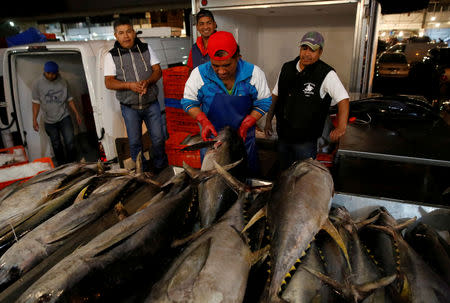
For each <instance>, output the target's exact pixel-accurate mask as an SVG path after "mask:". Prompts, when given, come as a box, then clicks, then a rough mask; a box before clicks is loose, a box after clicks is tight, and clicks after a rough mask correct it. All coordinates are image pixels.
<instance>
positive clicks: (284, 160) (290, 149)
mask: <svg viewBox="0 0 450 303" xmlns="http://www.w3.org/2000/svg"><path fill="white" fill-rule="evenodd" d="M278 154H279V159H280V168H281V170H285V169H287V168H289V166H291V165H292V164H293V163H294V162H295V161H301V160H305V159H308V158H313V159H315V158H316V156H317V140H312V141H306V142H302V143H287V142H285V141H283V140H279V141H278Z"/></svg>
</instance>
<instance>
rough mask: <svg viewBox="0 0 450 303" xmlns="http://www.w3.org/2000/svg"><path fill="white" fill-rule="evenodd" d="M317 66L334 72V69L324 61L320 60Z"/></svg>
mask: <svg viewBox="0 0 450 303" xmlns="http://www.w3.org/2000/svg"><path fill="white" fill-rule="evenodd" d="M317 64H318V65H319V66H320V67H321V68H323V69H328V70H329V72H330V71H334V67H332V66H331V65H329V64H328V63H326V62H323V61H322V60H319V61H318V62H317Z"/></svg>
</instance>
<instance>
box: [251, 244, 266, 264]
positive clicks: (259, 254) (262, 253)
mask: <svg viewBox="0 0 450 303" xmlns="http://www.w3.org/2000/svg"><path fill="white" fill-rule="evenodd" d="M269 251H270V245H266V246H265V247H263V248H261V249H259V250H257V251H254V252H252V260H251V262H252V266H253V265H255V264H256V263H258V262H259V261H264V260H265V259H266V258H267V257H268V256H269Z"/></svg>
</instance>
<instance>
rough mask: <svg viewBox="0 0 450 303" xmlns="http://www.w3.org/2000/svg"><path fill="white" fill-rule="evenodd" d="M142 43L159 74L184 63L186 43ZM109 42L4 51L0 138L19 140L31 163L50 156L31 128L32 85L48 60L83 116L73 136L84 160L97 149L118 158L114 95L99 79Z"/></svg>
mask: <svg viewBox="0 0 450 303" xmlns="http://www.w3.org/2000/svg"><path fill="white" fill-rule="evenodd" d="M141 39H143V40H144V41H145V42H148V43H149V44H150V45H151V47H152V48H153V49H154V50H155V52H156V54H157V56H158V57H159V59H160V61H161V68H162V69H165V68H167V67H168V66H170V65H172V64H177V63H182V62H183V61H185V60H186V59H187V56H188V54H189V50H190V47H191V40H190V39H189V38H181V37H168V38H156V37H152V38H141ZM113 43H114V41H107V40H93V41H86V42H78V41H77V42H45V43H33V44H27V45H20V46H15V47H10V48H6V49H4V52H3V53H4V54H3V82H4V90H5V101H6V110H7V116H8V121H3V123H1V122H0V128H1V129H2V134H3V135H5V133H9V134H14V136H13V137H14V139H15V140H16V141H17V140H18V138H20V140H21V141H22V144H23V145H24V146H25V148H26V152H27V155H28V158H29V160H30V161H31V160H34V159H36V158H41V157H49V156H50V157H51V156H52V154H53V152H52V149H51V145H50V142H49V139H48V136H47V135H46V133H45V131H44V127H40V130H39V132H36V131H34V129H33V123H32V106H31V105H32V104H31V88H32V83H33V81H34V79H36V78H37V77H39V76H40V75H41V74H42V72H43V65H44V63H45V62H46V61H48V60H53V61H55V62H57V63H58V65H59V67H60V68H59V69H60V73H61V76H62V77H63V78H65V79H66V80H67V81H68V83H69V87H70V91H71V93H72V95H73V96H74V98H75V100H76V102H77V103H76V105H77V107H78V109H79V112H80V113H82V114H83V123H82V125H81V126H79V127H75V128H76V129H75V132H76V137H77V136H78V137H80V136H81V137H82V139H83V140H81V144H82V145H83V146H80V148H81V149H82V151H83V153H84V154H85V155H86V157H87V159H86V160H88V161H89V160H91V161H92V160H96V159H97V158H96V157H94V156H93V157H91V158H89V155H94V154H98V152H99V149H103V150H104V154H105V156H106V159H107V160H111V159H114V158H115V157H117V156H118V153H117V149H116V139H118V138H126V130H125V124H124V122H123V118H122V116H121V112H120V105H119V103H118V102H117V100H116V99H115V92H114V91H111V90H108V89H106V87H105V84H104V76H103V59H104V56H105V55H106V53H107V52H108V51H109V50H110V49H111V48H112V47H113ZM158 86H159V96H158V99H159V101H160V104H161V109H162V111H163V110H164V94H163V87H162V80H160V81H158ZM5 122H6V123H5ZM40 123H41V124H42V121H41V122H40ZM74 125H77V123H76V122H75V123H74ZM41 126H43V125H41ZM145 131H146V129H145V126H144V129H143V132H144V133H145ZM4 137H8V136H4ZM86 137H87V138H86ZM92 138H93V139H92ZM97 139H98V142H99V144H97ZM89 142H91V144H89ZM15 144H17V143H15Z"/></svg>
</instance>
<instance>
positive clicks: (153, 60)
mask: <svg viewBox="0 0 450 303" xmlns="http://www.w3.org/2000/svg"><path fill="white" fill-rule="evenodd" d="M147 45H148V51H149V53H150V65H156V64H159V63H160V62H161V61H159V59H158V57H157V56H156V53H155V52H154V51H153V49H152V48H151V47H150V44H147ZM103 75H104V76H116V75H117V73H116V64H114V60H113V58H112V55H111V53H110V52H108V53H107V54H106V56H105V62H104V63H103Z"/></svg>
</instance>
